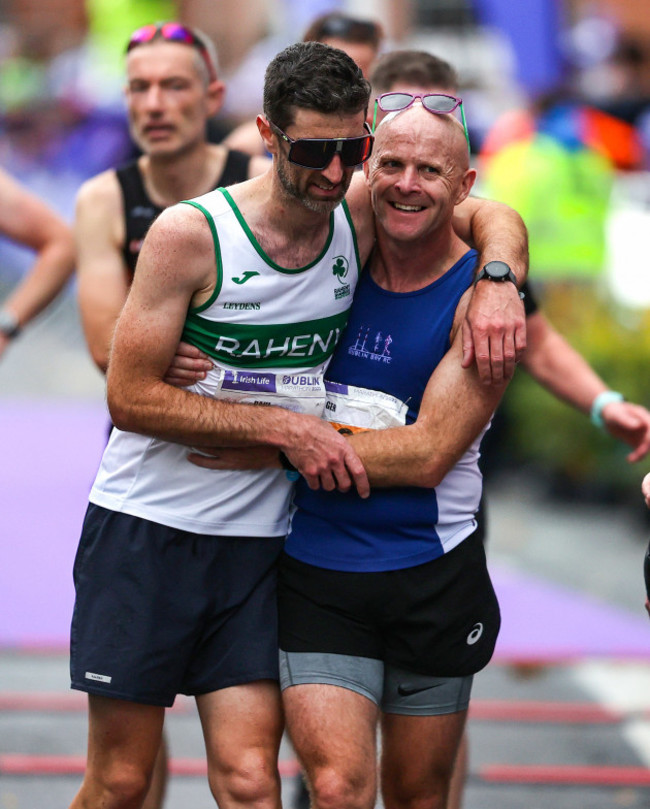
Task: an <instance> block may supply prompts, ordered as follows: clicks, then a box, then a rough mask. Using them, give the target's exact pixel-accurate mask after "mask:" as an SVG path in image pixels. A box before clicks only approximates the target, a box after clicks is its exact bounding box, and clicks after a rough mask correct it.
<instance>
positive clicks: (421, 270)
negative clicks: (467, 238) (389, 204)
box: [370, 224, 469, 292]
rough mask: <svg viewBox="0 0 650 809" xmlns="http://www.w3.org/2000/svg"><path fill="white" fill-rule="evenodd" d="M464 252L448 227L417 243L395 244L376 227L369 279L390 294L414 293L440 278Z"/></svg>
mask: <svg viewBox="0 0 650 809" xmlns="http://www.w3.org/2000/svg"><path fill="white" fill-rule="evenodd" d="M468 249H469V248H468V246H467V244H465V242H463V241H462V240H461V239H459V238H458V236H456V234H455V232H454V230H453V229H452V227H451V225H449V228H444V229H442V230H438V231H437V232H436V233H435V234H431V235H428V236H427V237H425V238H422V239H419V240H413V241H398V240H396V239H394V238H391V237H389V236H388V234H387V233H386V232H385V231H384V230H383V229H382V228H381V226H380V225H379V224H378V227H377V244H376V246H375V250H374V252H373V255H372V259H371V265H370V271H371V274H372V279H373V281H375V283H377V284H378V285H379V286H380V287H382V288H383V289H387V290H389V291H390V292H415V291H417V290H418V289H423V288H424V287H426V286H429V284H432V283H433V282H434V281H437V280H438V278H441V277H442V276H443V275H444V274H445V273H446V272H447V270H449V269H450V268H451V267H453V265H454V264H455V263H456V262H457V261H458V260H459V259H460V258H462V256H463V255H464V254H465V253H466V252H467V250H468Z"/></svg>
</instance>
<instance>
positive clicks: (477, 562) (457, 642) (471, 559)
mask: <svg viewBox="0 0 650 809" xmlns="http://www.w3.org/2000/svg"><path fill="white" fill-rule="evenodd" d="M278 603H279V621H280V626H279V632H280V648H281V649H282V650H283V651H285V652H324V653H332V654H340V655H350V656H352V657H367V658H373V659H375V660H381V661H383V662H384V663H387V664H390V665H392V666H395V667H397V668H400V669H404V670H406V671H410V672H414V673H419V674H424V675H429V676H433V677H465V676H468V675H470V674H475V673H476V672H477V671H480V670H481V669H482V668H483V667H484V666H486V665H487V664H488V662H489V661H490V658H491V657H492V653H493V651H494V647H495V644H496V640H497V636H498V634H499V627H500V613H499V604H498V601H497V598H496V595H495V592H494V589H493V587H492V582H491V580H490V576H489V573H488V570H487V565H486V560H485V550H484V548H483V543H482V542H481V539H480V537H478V536H477V535H476V534H472V535H471V536H469V537H468V538H467V539H465V540H464V541H463V542H461V543H460V545H458V546H457V547H456V548H454V549H453V550H451V551H449V553H446V554H444V555H443V556H440V557H438V558H437V559H434V560H433V561H431V562H427V563H425V564H422V565H416V566H414V567H409V568H403V569H401V570H389V571H382V572H373V573H356V572H348V571H338V570H329V569H326V568H321V567H315V566H313V565H309V564H306V563H304V562H300V561H298V560H297V559H294V558H293V557H291V556H288V555H287V554H286V553H283V554H282V556H281V558H280V570H279V581H278Z"/></svg>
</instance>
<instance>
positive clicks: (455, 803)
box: [447, 728, 469, 809]
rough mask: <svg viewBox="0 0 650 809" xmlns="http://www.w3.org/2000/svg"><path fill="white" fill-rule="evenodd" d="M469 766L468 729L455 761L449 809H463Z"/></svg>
mask: <svg viewBox="0 0 650 809" xmlns="http://www.w3.org/2000/svg"><path fill="white" fill-rule="evenodd" d="M468 766H469V740H468V738H467V728H465V730H464V732H463V738H462V739H461V740H460V746H459V748H458V753H456V761H454V771H453V773H452V774H451V784H450V785H449V797H448V798H447V809H462V806H463V795H464V793H465V780H466V779H467V768H468Z"/></svg>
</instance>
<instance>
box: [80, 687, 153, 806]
mask: <svg viewBox="0 0 650 809" xmlns="http://www.w3.org/2000/svg"><path fill="white" fill-rule="evenodd" d="M164 716H165V709H164V708H160V707H158V706H155V705H140V704H138V703H135V702H126V701H124V700H119V699H110V698H109V697H100V696H96V695H95V694H90V695H89V696H88V718H89V727H88V761H87V764H86V774H85V777H84V781H83V784H82V786H81V789H80V790H79V792H78V793H77V796H76V797H75V799H74V800H73V802H72V804H71V806H70V809H97V807H101V808H102V809H140V807H141V806H142V802H143V800H144V798H145V795H146V793H147V790H148V789H149V784H150V782H151V775H152V772H153V768H154V762H155V760H156V756H157V754H158V751H159V749H160V740H161V736H162V728H163V721H164Z"/></svg>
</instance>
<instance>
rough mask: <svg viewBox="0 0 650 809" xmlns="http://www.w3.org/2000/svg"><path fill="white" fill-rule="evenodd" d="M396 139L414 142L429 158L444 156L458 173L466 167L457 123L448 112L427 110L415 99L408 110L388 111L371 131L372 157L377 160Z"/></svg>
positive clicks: (466, 153) (464, 146)
mask: <svg viewBox="0 0 650 809" xmlns="http://www.w3.org/2000/svg"><path fill="white" fill-rule="evenodd" d="M398 140H401V141H403V142H405V143H412V144H414V145H416V144H417V145H418V146H419V147H420V148H421V149H424V150H425V152H429V153H430V155H431V157H432V158H434V157H437V158H440V159H442V158H445V162H449V163H450V164H453V165H454V166H455V167H456V168H457V169H458V171H460V172H464V171H466V170H467V169H468V168H469V151H468V148H467V140H466V138H465V129H464V127H463V125H462V124H461V122H460V121H459V120H458V119H457V118H455V116H454V115H453V114H451V113H443V114H439V113H433V112H429V111H428V110H426V109H425V108H424V107H423V106H422V104H421V103H420V101H419V100H416V101H415V103H414V104H413V105H412V106H410V107H409V108H408V109H406V110H400V111H398V112H391V113H389V114H388V115H386V117H385V118H383V119H382V121H381V122H380V123H379V125H378V127H377V129H376V131H375V144H374V148H373V155H372V160H373V161H376V160H378V159H379V158H380V156H381V154H382V153H383V151H384V150H385V149H386V148H387V147H388V146H389V145H390V144H394V143H395V142H396V141H398Z"/></svg>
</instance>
